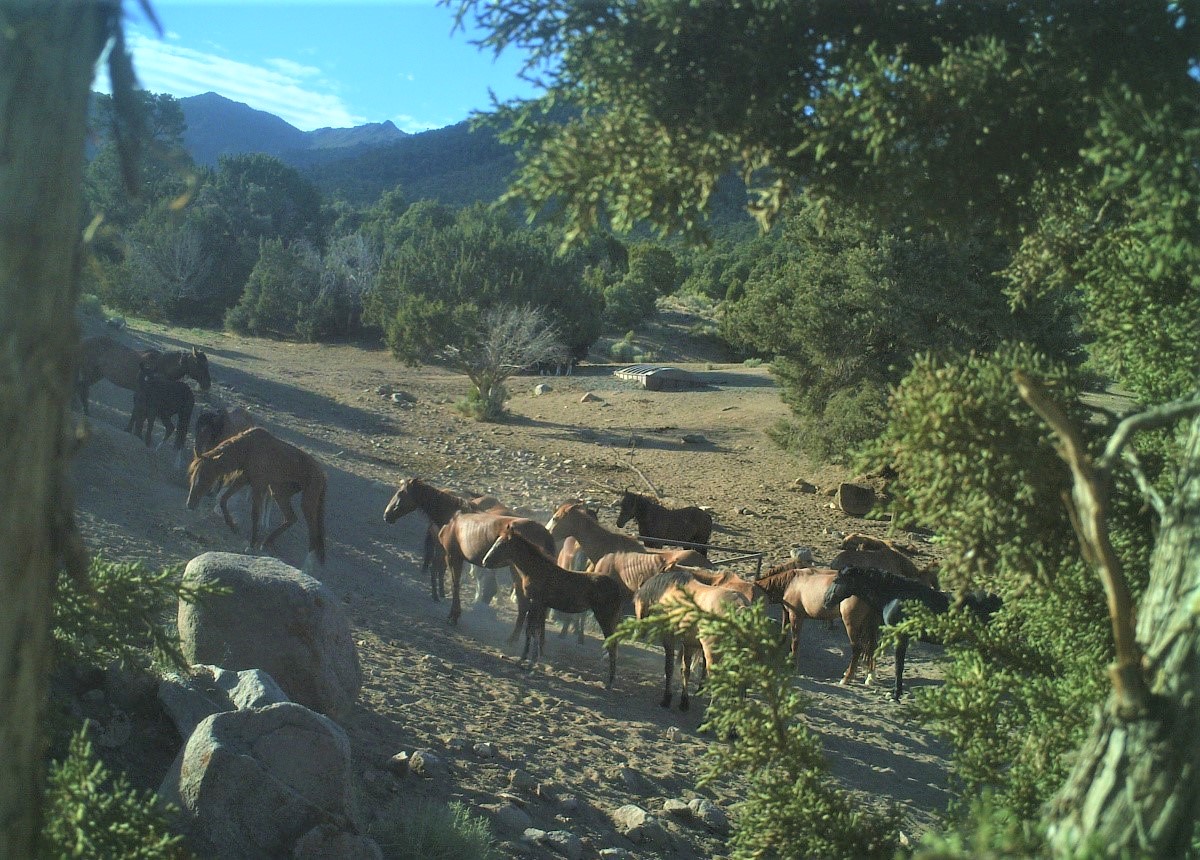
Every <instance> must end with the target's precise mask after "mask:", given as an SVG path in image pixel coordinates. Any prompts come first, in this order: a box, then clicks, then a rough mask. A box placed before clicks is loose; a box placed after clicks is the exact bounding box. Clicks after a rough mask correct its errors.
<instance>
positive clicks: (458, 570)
mask: <svg viewBox="0 0 1200 860" xmlns="http://www.w3.org/2000/svg"><path fill="white" fill-rule="evenodd" d="M449 528H451V527H450V526H444V527H443V528H442V530H441V532H439V535H438V542H439V543H441V545H442V549H443V550H445V552H446V571H447V572H448V573H449V574H450V618H449V621H450V623H451V624H457V623H458V619H459V616H461V615H462V604H461V603H460V602H459V598H458V593H459V587H460V586H461V585H462V566H463V564H465V563H466V559H465V558H464V557H463V555H462V553H461V552H459V550H458V544H457V543H454V544H451V545H447V543H448V542H449V541H450V539H451V536H450V535H448V534H447V529H449Z"/></svg>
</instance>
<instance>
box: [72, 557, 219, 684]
mask: <svg viewBox="0 0 1200 860" xmlns="http://www.w3.org/2000/svg"><path fill="white" fill-rule="evenodd" d="M213 593H215V592H214V591H211V590H204V589H197V588H195V587H193V586H185V585H184V584H183V582H182V578H181V576H180V573H179V571H178V570H177V569H172V568H168V569H166V570H161V571H158V572H157V573H155V572H152V571H150V570H148V569H147V568H146V567H145V566H144V565H141V564H138V563H132V564H131V563H125V562H108V561H104V560H103V559H100V558H94V559H93V560H92V564H91V568H90V569H89V577H88V588H87V589H86V590H85V589H81V588H80V587H79V586H78V585H76V584H75V583H74V582H73V581H72V580H71V579H70V578H69V577H68V576H67V575H66V574H60V575H59V582H58V591H57V594H56V596H55V599H54V642H55V647H56V649H57V657H58V659H60V660H64V659H65V660H68V661H71V662H76V663H82V664H86V665H91V666H105V665H107V664H108V663H110V662H112V661H114V660H116V661H120V662H132V663H139V662H141V661H143V660H144V659H145V654H146V652H147V651H152V652H154V653H156V654H157V655H158V656H160V657H161V658H163V659H166V660H167V661H168V662H171V663H173V664H174V665H177V666H184V665H186V661H185V660H184V659H183V656H182V655H181V654H180V653H179V646H178V643H177V639H176V636H175V632H174V630H173V628H172V627H171V625H170V619H171V618H173V617H174V613H175V609H176V606H177V605H178V601H179V600H187V601H193V602H194V601H196V600H198V599H201V598H202V597H203V596H204V595H206V594H213Z"/></svg>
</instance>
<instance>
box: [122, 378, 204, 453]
mask: <svg viewBox="0 0 1200 860" xmlns="http://www.w3.org/2000/svg"><path fill="white" fill-rule="evenodd" d="M195 405H196V396H195V395H194V394H192V389H191V386H189V385H188V384H187V383H186V382H183V381H182V380H179V379H167V378H166V377H165V376H163V375H162V374H160V373H157V372H155V371H154V370H152V369H151V368H150V366H149V365H145V366H143V368H142V371H141V373H140V374H139V375H138V381H137V388H136V389H134V392H133V412H132V413H131V414H130V416H129V427H130V430H131V431H132V433H133V435H135V436H141V435H142V427H143V426H145V428H146V447H147V448H149V447H150V445H151V440H152V439H153V437H154V422H155V420H156V419H157V420H159V421H161V422H162V424H163V440H162V442H161V443H159V447H160V448H161V447H162V446H163V445H165V444H167V440H168V439H170V438H171V434H172V433H174V434H175V452H176V453H175V464H176V467H177V468H179V467H182V465H183V440H184V439H186V438H187V433H188V428H189V427H190V426H191V423H192V409H193V408H194V407H195ZM176 421H178V422H179V423H178V425H176V424H175V422H176Z"/></svg>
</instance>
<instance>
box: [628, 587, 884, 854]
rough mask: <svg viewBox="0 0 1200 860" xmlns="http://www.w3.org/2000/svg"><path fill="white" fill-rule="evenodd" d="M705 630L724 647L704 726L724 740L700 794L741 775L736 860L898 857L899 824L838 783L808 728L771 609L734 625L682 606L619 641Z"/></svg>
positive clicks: (741, 615) (709, 761) (715, 747)
mask: <svg viewBox="0 0 1200 860" xmlns="http://www.w3.org/2000/svg"><path fill="white" fill-rule="evenodd" d="M693 625H698V626H699V630H700V632H701V634H702V635H706V636H713V637H715V638H716V640H717V644H716V651H717V652H718V653H719V654H720V660H719V661H718V662H717V663H716V665H714V666H712V667H711V669H710V672H709V678H708V690H709V692H710V694H711V697H712V700H711V702H710V704H709V707H708V711H707V713H706V715H705V721H704V723H703V724H702V725H701V727H700V728H701V730H702V731H711V732H712V733H713V735H714V736H715V737H716V738H718V739H719V740H717V741H716V742H714V743H713V744H712V746H710V747H709V749H708V750H707V752H706V753H705V761H704V773H703V775H702V777H701V780H700V784H701V785H705V784H707V783H709V782H711V781H713V780H714V779H716V778H718V777H720V776H722V775H725V774H732V773H737V774H740V775H742V776H744V777H745V778H746V779H747V780H748V782H749V787H748V789H747V791H746V795H745V797H746V799H745V800H744V801H743V802H742V803H740V804H738V806H737V807H735V809H734V810H733V813H734V815H733V833H732V835H731V836H730V838H729V847H730V856H731V857H732V858H734V860H750V858H755V860H758V858H787V857H859V858H864V857H880V858H882V857H890V856H892V854H893V852H894V846H895V844H896V838H897V831H898V822H899V816H898V812H897V811H896V810H895V809H893V808H889V809H884V810H879V809H871V808H867V807H864V806H863V804H862V802H861V800H859V799H857V798H855V797H854V796H852V795H851V794H850V793H849V792H847V791H845V790H844V789H842V788H840V787H839V786H838V784H837V782H836V780H834V778H833V777H832V776H831V775H830V774H829V772H828V768H827V766H826V764H825V760H824V755H823V753H822V751H821V744H820V740H819V739H818V738H817V737H816V736H815V735H814V734H813V733H812V732H810V731H809V730H808V728H807V727H806V726H805V725H804V721H803V719H802V714H803V710H804V698H803V696H802V694H801V693H800V692H799V691H797V690H796V688H795V685H794V684H793V680H792V666H791V660H790V659H789V655H788V650H787V643H786V642H785V641H784V640H783V639H781V638H780V636H779V629H778V626H777V625H776V624H775V622H773V621H772V620H771V619H770V618H768V617H767V614H766V612H765V611H764V609H763V607H762V606H759V605H754V606H751V607H749V608H747V609H743V610H741V611H738V612H734V613H732V614H730V615H728V616H717V615H712V614H709V613H706V612H704V611H702V610H700V609H699V608H698V607H696V606H695V604H691V605H690V606H687V605H678V606H677V607H676V608H675V609H673V610H672V612H671V613H670V614H669V615H666V614H662V613H652V614H651V615H650V617H648V618H645V619H641V620H639V619H634V618H626V619H625V620H623V621H622V622H621V624H620V625H618V627H617V630H616V632H615V633H614V634H613V636H612V640H613V641H621V640H625V639H638V638H647V637H649V638H651V639H652V640H653V641H656V640H657V639H658V638H659V637H660V636H661V635H662V634H663V633H667V632H671V631H674V630H678V629H679V628H681V627H690V626H693Z"/></svg>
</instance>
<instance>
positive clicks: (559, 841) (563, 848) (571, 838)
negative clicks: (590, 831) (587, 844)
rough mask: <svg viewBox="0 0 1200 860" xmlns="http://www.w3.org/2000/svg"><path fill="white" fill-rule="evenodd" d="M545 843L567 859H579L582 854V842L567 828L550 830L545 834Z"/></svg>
mask: <svg viewBox="0 0 1200 860" xmlns="http://www.w3.org/2000/svg"><path fill="white" fill-rule="evenodd" d="M546 844H547V845H548V846H549V847H550V848H552V849H553V850H555V851H557V852H558V853H559V854H561V855H563V856H564V857H566V858H568V860H579V858H580V857H582V856H583V842H582V841H581V840H580V839H579V837H578V836H576V835H575V834H574V833H571V832H570V831H567V830H551V831H550V832H549V833H547V834H546Z"/></svg>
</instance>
